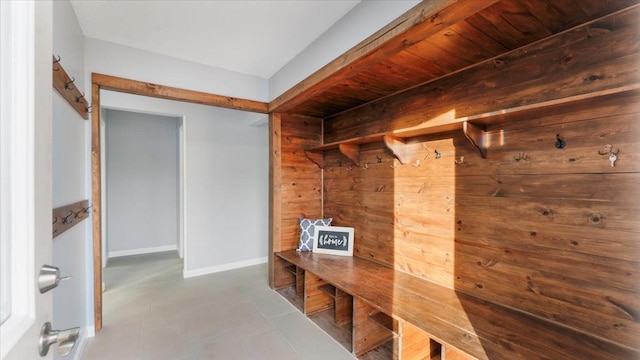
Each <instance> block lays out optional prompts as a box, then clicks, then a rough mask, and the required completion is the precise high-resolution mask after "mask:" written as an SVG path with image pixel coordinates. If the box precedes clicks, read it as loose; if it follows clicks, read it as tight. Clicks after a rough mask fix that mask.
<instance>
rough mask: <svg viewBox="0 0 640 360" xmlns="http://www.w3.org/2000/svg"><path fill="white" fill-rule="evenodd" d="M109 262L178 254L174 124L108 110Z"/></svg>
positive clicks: (175, 121) (164, 119) (173, 120)
mask: <svg viewBox="0 0 640 360" xmlns="http://www.w3.org/2000/svg"><path fill="white" fill-rule="evenodd" d="M107 113H108V114H107V119H108V120H107V121H106V124H107V126H106V130H107V138H106V140H107V144H106V145H107V146H106V148H107V157H106V160H107V169H108V170H107V181H106V186H107V216H108V218H109V220H110V221H109V223H108V227H109V228H108V234H109V237H108V239H107V243H108V248H109V257H115V256H126V255H133V254H143V253H149V252H157V251H168V250H177V249H178V119H177V118H175V117H166V116H159V115H148V114H140V113H134V112H128V111H119V110H107Z"/></svg>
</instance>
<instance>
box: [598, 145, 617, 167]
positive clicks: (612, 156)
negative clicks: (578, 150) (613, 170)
mask: <svg viewBox="0 0 640 360" xmlns="http://www.w3.org/2000/svg"><path fill="white" fill-rule="evenodd" d="M619 152H620V149H615V150H614V149H613V145H611V144H607V145H605V146H604V149H603V150H598V154H600V155H609V161H610V162H611V167H614V166H616V161H617V160H618V153H619Z"/></svg>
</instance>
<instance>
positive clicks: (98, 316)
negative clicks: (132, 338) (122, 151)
mask: <svg viewBox="0 0 640 360" xmlns="http://www.w3.org/2000/svg"><path fill="white" fill-rule="evenodd" d="M91 103H92V104H93V106H94V107H93V109H94V111H93V112H92V113H91V199H92V200H91V205H92V206H93V208H92V209H93V300H94V304H93V313H94V322H95V331H96V332H98V331H100V329H102V188H101V186H102V184H101V176H102V174H101V171H102V169H101V164H100V87H99V86H98V85H96V84H93V86H92V87H91Z"/></svg>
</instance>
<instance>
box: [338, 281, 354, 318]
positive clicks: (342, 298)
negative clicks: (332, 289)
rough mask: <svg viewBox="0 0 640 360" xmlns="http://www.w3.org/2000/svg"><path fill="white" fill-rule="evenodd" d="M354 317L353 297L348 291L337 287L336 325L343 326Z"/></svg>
mask: <svg viewBox="0 0 640 360" xmlns="http://www.w3.org/2000/svg"><path fill="white" fill-rule="evenodd" d="M352 319H353V297H352V296H351V295H349V294H348V293H346V292H344V291H342V290H340V289H336V296H335V321H336V326H343V325H346V324H348V323H350V322H351V321H352Z"/></svg>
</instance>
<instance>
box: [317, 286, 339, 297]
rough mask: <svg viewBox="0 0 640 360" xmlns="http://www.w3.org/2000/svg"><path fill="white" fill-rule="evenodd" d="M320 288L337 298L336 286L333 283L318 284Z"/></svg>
mask: <svg viewBox="0 0 640 360" xmlns="http://www.w3.org/2000/svg"><path fill="white" fill-rule="evenodd" d="M318 289H320V290H322V291H324V292H325V293H327V295H329V296H331V297H332V298H334V299H335V298H336V287H335V286H333V285H331V284H324V285H320V286H318Z"/></svg>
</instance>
